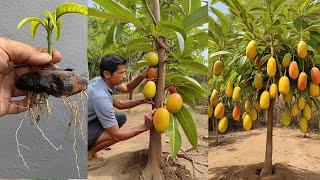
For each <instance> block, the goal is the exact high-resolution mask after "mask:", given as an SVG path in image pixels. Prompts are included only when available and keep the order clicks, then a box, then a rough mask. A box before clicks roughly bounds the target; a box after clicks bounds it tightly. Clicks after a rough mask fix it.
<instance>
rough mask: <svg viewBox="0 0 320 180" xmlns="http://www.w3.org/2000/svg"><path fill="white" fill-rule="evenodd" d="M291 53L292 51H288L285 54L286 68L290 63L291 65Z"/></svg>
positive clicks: (283, 63) (283, 62)
mask: <svg viewBox="0 0 320 180" xmlns="http://www.w3.org/2000/svg"><path fill="white" fill-rule="evenodd" d="M291 58H292V56H291V54H290V53H287V54H285V55H284V56H283V59H282V65H283V67H284V68H288V67H289V65H290V62H291Z"/></svg>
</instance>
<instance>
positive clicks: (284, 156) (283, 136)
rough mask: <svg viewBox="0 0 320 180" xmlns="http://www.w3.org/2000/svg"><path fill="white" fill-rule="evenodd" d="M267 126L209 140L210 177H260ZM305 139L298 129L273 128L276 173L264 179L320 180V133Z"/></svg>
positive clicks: (311, 134) (309, 135)
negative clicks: (216, 139)
mask: <svg viewBox="0 0 320 180" xmlns="http://www.w3.org/2000/svg"><path fill="white" fill-rule="evenodd" d="M266 134H267V129H266V128H258V129H254V130H250V131H246V132H243V131H242V132H234V133H229V134H226V135H221V136H220V143H219V144H218V145H217V144H216V143H214V139H213V138H212V139H210V141H209V156H208V161H209V168H208V177H209V179H248V180H251V179H261V178H260V177H259V176H258V175H257V174H258V172H259V171H261V169H262V167H263V164H262V162H264V156H265V142H266ZM307 135H308V137H307V138H302V134H301V133H300V131H299V130H298V129H292V128H282V127H281V128H280V127H278V128H274V133H273V164H274V165H275V166H274V169H273V171H274V172H275V175H274V176H272V177H267V178H264V179H279V180H280V179H282V180H284V179H288V180H295V179H299V180H300V179H301V180H302V179H310V180H316V179H318V180H319V179H320V135H319V132H318V133H317V134H316V133H314V132H313V133H310V134H307Z"/></svg>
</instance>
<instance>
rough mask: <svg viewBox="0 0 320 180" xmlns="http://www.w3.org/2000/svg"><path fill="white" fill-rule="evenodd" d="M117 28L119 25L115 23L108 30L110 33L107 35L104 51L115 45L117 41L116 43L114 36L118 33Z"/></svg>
mask: <svg viewBox="0 0 320 180" xmlns="http://www.w3.org/2000/svg"><path fill="white" fill-rule="evenodd" d="M116 27H117V23H113V24H112V25H111V26H110V28H109V30H108V33H107V35H106V39H105V42H104V44H103V49H106V48H108V47H109V46H110V45H111V44H113V43H114V42H115V41H114V34H115V32H116V29H117V28H116Z"/></svg>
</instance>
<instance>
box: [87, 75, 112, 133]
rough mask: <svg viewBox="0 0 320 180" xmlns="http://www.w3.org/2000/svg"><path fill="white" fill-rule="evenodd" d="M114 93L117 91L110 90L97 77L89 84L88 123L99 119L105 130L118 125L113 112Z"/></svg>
mask: <svg viewBox="0 0 320 180" xmlns="http://www.w3.org/2000/svg"><path fill="white" fill-rule="evenodd" d="M114 91H115V89H112V88H110V87H109V86H108V85H107V84H106V83H105V81H104V80H103V79H102V78H101V77H95V78H94V79H92V80H91V81H90V82H89V85H88V87H87V94H88V122H90V121H92V120H93V119H95V118H97V117H98V119H99V121H100V122H101V124H102V126H103V127H104V128H105V129H106V128H110V127H112V126H114V125H117V124H118V122H117V119H116V117H115V115H114V112H113V98H112V94H113V92H114Z"/></svg>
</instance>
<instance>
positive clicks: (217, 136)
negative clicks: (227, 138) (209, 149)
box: [213, 118, 219, 143]
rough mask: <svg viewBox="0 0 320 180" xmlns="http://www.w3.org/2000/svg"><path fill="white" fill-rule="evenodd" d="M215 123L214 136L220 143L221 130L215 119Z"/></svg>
mask: <svg viewBox="0 0 320 180" xmlns="http://www.w3.org/2000/svg"><path fill="white" fill-rule="evenodd" d="M213 123H214V134H215V137H216V142H217V143H218V142H219V129H218V120H217V119H215V118H213Z"/></svg>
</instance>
